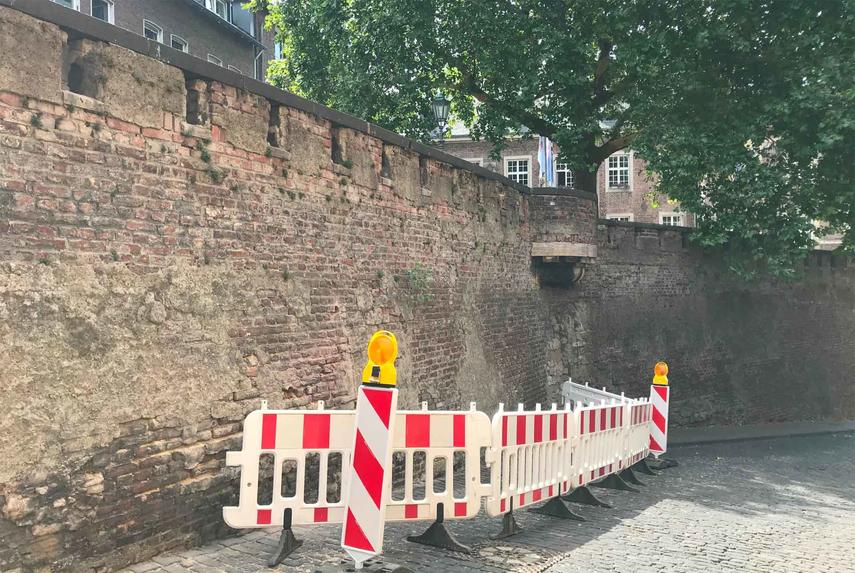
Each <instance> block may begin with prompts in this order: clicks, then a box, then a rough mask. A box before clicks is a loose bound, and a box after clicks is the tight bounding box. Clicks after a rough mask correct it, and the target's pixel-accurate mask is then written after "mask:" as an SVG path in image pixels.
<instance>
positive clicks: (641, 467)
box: [629, 460, 659, 476]
mask: <svg viewBox="0 0 855 573" xmlns="http://www.w3.org/2000/svg"><path fill="white" fill-rule="evenodd" d="M629 469H631V470H632V471H634V472H638V473H640V474H644V475H648V476H656V475H659V474H657V473H656V472H655V471H653V470H652V469H650V466H649V465H647V461H646V460H638V461H637V462H635V463H634V464H633V465H631V466H630V467H629Z"/></svg>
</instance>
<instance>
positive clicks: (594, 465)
mask: <svg viewBox="0 0 855 573" xmlns="http://www.w3.org/2000/svg"><path fill="white" fill-rule="evenodd" d="M633 407H634V406H629V407H627V406H626V405H625V404H622V403H618V402H617V401H612V402H610V403H601V404H599V405H591V406H584V407H581V408H578V409H577V411H576V421H577V423H578V432H579V433H578V437H577V439H576V440H575V444H574V448H573V449H574V453H575V455H576V459H577V460H578V461H577V463H576V464H575V467H574V470H575V471H574V476H573V477H574V478H575V479H574V483H573V485H574V487H581V486H583V485H585V484H587V483H590V482H592V481H595V480H598V479H600V478H603V477H605V476H607V475H609V474H612V473H616V472H618V471H620V470H621V469H623V463H622V460H621V442H622V437H623V435H624V434H625V432H624V431H623V430H624V421H625V418H626V417H627V415H626V410H627V408H633Z"/></svg>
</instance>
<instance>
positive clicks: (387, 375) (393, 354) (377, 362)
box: [362, 330, 398, 386]
mask: <svg viewBox="0 0 855 573" xmlns="http://www.w3.org/2000/svg"><path fill="white" fill-rule="evenodd" d="M397 357H398V341H397V340H395V335H394V334H392V333H391V332H389V331H388V330H378V331H377V332H375V333H374V334H373V335H372V336H371V340H369V341H368V362H367V363H366V364H365V368H363V369H362V382H363V383H366V382H367V383H371V384H382V385H383V386H394V385H395V382H396V378H397V371H396V370H395V359H396V358H397Z"/></svg>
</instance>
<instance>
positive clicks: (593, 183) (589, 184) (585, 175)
mask: <svg viewBox="0 0 855 573" xmlns="http://www.w3.org/2000/svg"><path fill="white" fill-rule="evenodd" d="M573 187H575V188H576V189H578V190H580V191H589V192H591V193H596V192H597V172H596V171H594V172H590V171H574V172H573Z"/></svg>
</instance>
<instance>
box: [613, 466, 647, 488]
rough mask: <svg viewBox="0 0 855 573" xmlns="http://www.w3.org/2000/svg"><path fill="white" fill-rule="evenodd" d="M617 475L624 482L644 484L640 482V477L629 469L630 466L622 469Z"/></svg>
mask: <svg viewBox="0 0 855 573" xmlns="http://www.w3.org/2000/svg"><path fill="white" fill-rule="evenodd" d="M618 475H619V476H620V477H621V479H622V480H623V481H625V482H629V483H631V484H634V485H644V482H642V481H641V480H640V479H638V478H637V477H635V474H634V473H632V469H630V468H624V469H622V470H621V471H620V473H619V474H618Z"/></svg>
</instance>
